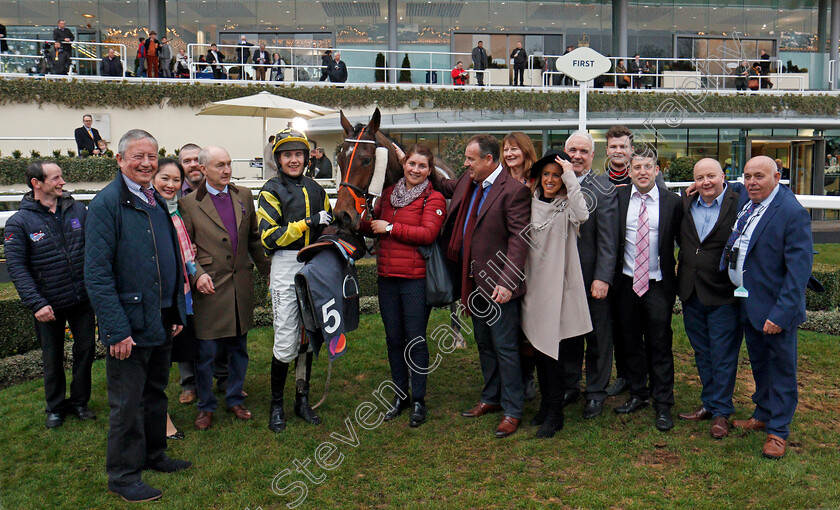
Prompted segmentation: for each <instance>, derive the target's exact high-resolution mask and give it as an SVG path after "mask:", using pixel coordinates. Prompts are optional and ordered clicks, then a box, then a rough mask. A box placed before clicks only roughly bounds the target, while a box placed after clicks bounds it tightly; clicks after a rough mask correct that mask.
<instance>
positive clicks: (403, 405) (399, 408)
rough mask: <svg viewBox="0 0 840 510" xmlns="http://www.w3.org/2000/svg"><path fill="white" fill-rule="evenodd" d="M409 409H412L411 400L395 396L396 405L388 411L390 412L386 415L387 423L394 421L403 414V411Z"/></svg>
mask: <svg viewBox="0 0 840 510" xmlns="http://www.w3.org/2000/svg"><path fill="white" fill-rule="evenodd" d="M409 407H411V399H408V398H400V397H399V395H395V396H394V403H393V404H392V405H391V408H390V409H388V412H387V413H385V421H391V420H393V419H394V418H396V417H397V416H399V415H400V414H402V412H403V409H408V408H409Z"/></svg>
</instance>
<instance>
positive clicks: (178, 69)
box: [175, 48, 203, 78]
mask: <svg viewBox="0 0 840 510" xmlns="http://www.w3.org/2000/svg"><path fill="white" fill-rule="evenodd" d="M202 56H203V55H202ZM189 75H190V59H189V57H187V52H186V51H185V50H184V48H181V49H180V50H178V56H176V57H175V76H176V77H178V78H188V77H189Z"/></svg>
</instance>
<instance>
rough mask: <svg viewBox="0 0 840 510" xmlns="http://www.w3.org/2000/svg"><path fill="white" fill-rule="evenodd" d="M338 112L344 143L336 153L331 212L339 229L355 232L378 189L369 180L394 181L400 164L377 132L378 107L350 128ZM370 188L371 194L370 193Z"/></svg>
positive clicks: (389, 182)
mask: <svg viewBox="0 0 840 510" xmlns="http://www.w3.org/2000/svg"><path fill="white" fill-rule="evenodd" d="M340 113H341V127H342V128H343V129H344V143H343V144H342V146H341V151H340V152H339V154H338V166H339V170H340V173H341V184H340V185H339V187H338V197H337V199H336V203H335V208H334V214H335V218H336V220H337V221H338V224H339V228H341V229H347V230H350V231H354V232H355V231H356V230H357V229H358V228H359V223H360V221H361V219H362V218H363V217H369V216H370V214H372V212H373V211H372V210H371V203H372V198H373V196H374V195H376V194H378V193H379V192H381V191H382V190H381V189H378V190H372V189H371V183H374V185H375V186H377V187H378V186H381V187H382V188H384V187H386V186H390V185H391V184H394V183H395V182H397V180H399V178H400V177H401V176H402V167H401V166H400V163H399V159H398V158H397V154H396V151H394V147H393V145H392V144H391V140H390V139H389V138H388V137H387V136H385V135H384V134H383V133H382V132H380V131H379V122H380V120H381V118H382V117H381V114H380V113H379V108H377V109H376V110H375V111H374V112H373V115H372V116H371V118H370V121H369V122H368V124H367V125H366V126H362V125H361V124H357V125H356V126H355V127H354V126H352V125H351V124H350V121H348V120H347V117H345V116H344V112H343V111H342V112H340ZM377 159H379V161H378V164H377ZM383 173H384V175H383ZM383 177H384V182H383V180H382V179H383ZM377 180H378V182H377ZM372 191H373V192H374V194H371V192H372Z"/></svg>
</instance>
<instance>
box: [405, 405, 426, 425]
mask: <svg viewBox="0 0 840 510" xmlns="http://www.w3.org/2000/svg"><path fill="white" fill-rule="evenodd" d="M427 416H428V411H427V410H426V406H425V405H423V404H421V403H420V402H415V403H414V410H413V411H411V419H410V421H409V422H408V426H409V427H411V428H417V427H419V426H420V425H423V424H424V423H426V417H427Z"/></svg>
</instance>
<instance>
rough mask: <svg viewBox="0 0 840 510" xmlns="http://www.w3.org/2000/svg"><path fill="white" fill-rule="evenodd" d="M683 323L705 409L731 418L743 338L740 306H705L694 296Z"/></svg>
mask: <svg viewBox="0 0 840 510" xmlns="http://www.w3.org/2000/svg"><path fill="white" fill-rule="evenodd" d="M683 323H684V324H685V334H686V335H688V341H689V342H691V347H692V348H693V349H694V360H695V361H696V363H697V372H698V373H699V375H700V382H701V383H703V390H702V391H701V392H700V400H701V401H702V402H703V407H705V408H706V409H707V410H709V411H710V412H711V413H712V415H713V416H715V417H717V416H725V417H727V418H728V417H729V416H732V414H733V413H734V412H735V407H734V406H733V405H732V392H733V391H734V389H735V374H736V372H737V370H738V352H739V351H740V350H741V337H742V336H743V331H742V329H741V323H740V320H739V318H738V305H737V304H733V305H722V306H706V305H704V304H703V303H701V302H700V300H699V299H697V296H696V295H694V296H692V297H691V298H690V299H688V301H686V302H685V303H683Z"/></svg>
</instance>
